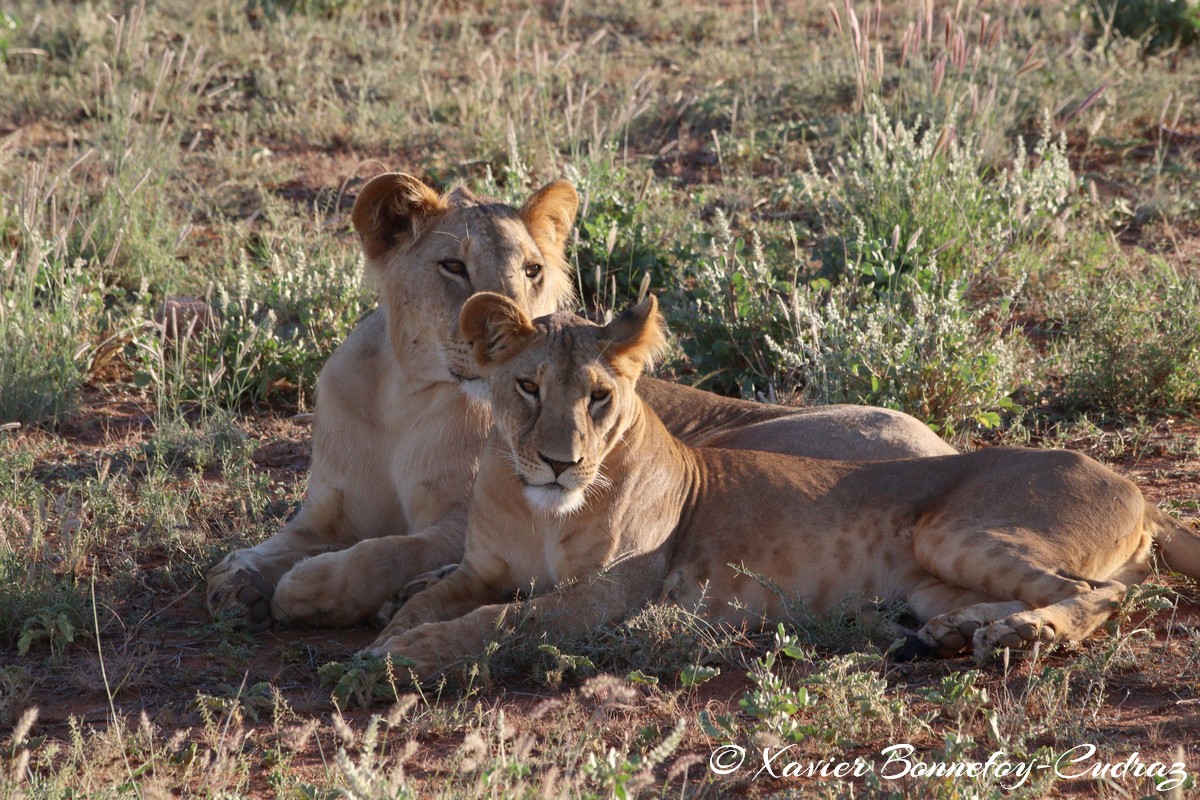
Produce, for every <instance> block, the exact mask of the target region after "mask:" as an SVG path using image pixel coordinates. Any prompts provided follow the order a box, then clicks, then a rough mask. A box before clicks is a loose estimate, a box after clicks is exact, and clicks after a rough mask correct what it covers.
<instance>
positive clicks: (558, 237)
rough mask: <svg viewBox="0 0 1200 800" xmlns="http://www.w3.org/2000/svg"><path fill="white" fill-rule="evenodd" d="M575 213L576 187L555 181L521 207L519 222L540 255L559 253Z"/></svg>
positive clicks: (576, 209)
mask: <svg viewBox="0 0 1200 800" xmlns="http://www.w3.org/2000/svg"><path fill="white" fill-rule="evenodd" d="M578 210H579V195H578V194H576V193H575V187H574V186H572V185H571V184H570V183H568V182H567V181H554V183H548V184H546V185H545V186H543V187H542V188H541V189H538V190H537V192H535V193H534V195H533V196H532V197H530V198H529V199H528V200H526V201H525V205H523V206H521V220H522V221H523V222H524V223H525V227H527V228H529V232H530V233H531V234H532V235H533V240H534V241H535V242H537V245H538V247H539V248H540V249H541V250H542V251H543V252H545V251H546V250H550V252H552V253H554V252H557V253H561V252H563V250H564V249H565V247H566V244H567V234H568V233H570V232H571V226H572V225H574V224H575V212H576V211H578Z"/></svg>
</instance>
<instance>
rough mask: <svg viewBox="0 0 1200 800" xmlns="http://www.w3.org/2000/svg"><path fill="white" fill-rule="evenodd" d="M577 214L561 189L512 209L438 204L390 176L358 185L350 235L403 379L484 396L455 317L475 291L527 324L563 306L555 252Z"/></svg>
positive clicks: (466, 201)
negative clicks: (372, 277)
mask: <svg viewBox="0 0 1200 800" xmlns="http://www.w3.org/2000/svg"><path fill="white" fill-rule="evenodd" d="M578 205H579V198H578V195H576V193H575V189H574V188H573V187H572V186H571V184H569V183H567V182H566V181H556V182H554V183H551V184H549V185H547V186H545V187H543V188H542V189H541V190H539V191H538V192H536V193H535V194H533V196H531V197H530V198H529V199H528V200H527V201H526V202H525V204H524V205H523V206H521V208H519V209H517V208H513V207H512V206H509V205H506V204H504V203H500V202H498V201H495V200H491V199H488V198H483V197H477V196H476V195H474V194H472V193H471V192H470V191H469V190H468V189H465V188H458V189H455V190H453V191H451V192H449V193H448V194H444V195H442V194H439V193H438V192H436V191H434V190H433V189H431V188H430V187H428V186H426V185H425V184H424V183H422V182H421V181H419V180H417V179H416V178H414V177H412V176H410V175H404V174H400V173H388V174H385V175H380V176H378V177H376V178H374V179H372V180H371V181H370V182H369V183H367V185H366V186H364V187H363V190H362V192H361V193H360V194H359V195H358V199H357V200H356V201H355V203H354V211H353V214H352V218H353V221H354V228H355V230H356V231H358V234H359V236H361V237H362V244H363V251H364V252H365V254H366V261H367V266H368V269H369V270H371V271H372V272H374V273H375V274H376V275H377V276H378V279H379V290H380V295H381V297H382V300H383V303H384V304H385V307H386V309H387V313H388V335H389V337H390V338H391V344H392V348H393V349H394V350H395V352H396V357H397V358H398V359H399V360H400V362H401V364H403V365H404V366H405V368H406V370H407V371H408V372H409V374H411V375H413V376H416V377H419V378H422V379H426V380H457V381H459V382H460V384H461V385H462V386H463V388H464V390H466V391H468V393H472V392H473V390H475V389H478V390H481V391H486V387H485V386H484V385H483V383H482V381H480V380H479V373H478V371H477V369H476V365H475V360H474V358H473V357H472V354H471V350H470V347H469V346H468V345H467V343H466V342H465V341H463V339H462V338H461V337H460V336H459V326H458V317H459V311H460V310H461V309H462V306H463V303H465V302H466V300H467V298H469V297H470V296H471V295H472V294H474V293H476V292H482V291H488V292H496V293H499V294H502V295H504V296H506V297H509V298H511V299H512V300H513V301H515V302H516V303H517V305H518V306H519V307H520V308H521V310H522V311H523V312H525V313H527V314H529V315H531V316H538V315H541V314H548V313H550V312H552V311H555V310H557V309H560V308H563V307H566V306H568V305H570V303H571V301H572V299H573V291H572V284H571V277H570V270H569V268H568V266H567V263H566V259H565V258H564V255H563V250H564V245H565V243H566V239H567V234H568V233H569V232H570V230H571V225H572V224H573V223H574V221H575V212H576V210H577V208H578Z"/></svg>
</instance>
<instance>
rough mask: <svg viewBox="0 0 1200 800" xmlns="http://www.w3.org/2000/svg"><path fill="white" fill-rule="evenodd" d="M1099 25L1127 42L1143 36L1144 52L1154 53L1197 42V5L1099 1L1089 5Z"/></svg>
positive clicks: (1164, 0)
mask: <svg viewBox="0 0 1200 800" xmlns="http://www.w3.org/2000/svg"><path fill="white" fill-rule="evenodd" d="M1088 8H1089V9H1090V10H1091V13H1092V18H1093V19H1094V20H1095V21H1096V22H1097V23H1098V24H1099V25H1101V26H1104V27H1107V26H1109V25H1110V24H1111V26H1112V30H1114V31H1116V32H1117V33H1120V34H1121V35H1122V36H1126V37H1129V38H1131V39H1141V38H1143V37H1146V49H1147V50H1149V51H1150V52H1156V51H1158V50H1162V49H1163V48H1166V47H1170V46H1171V45H1175V44H1179V45H1184V46H1186V45H1192V44H1195V43H1196V42H1198V41H1200V2H1196V0H1100V2H1098V3H1089V4H1088Z"/></svg>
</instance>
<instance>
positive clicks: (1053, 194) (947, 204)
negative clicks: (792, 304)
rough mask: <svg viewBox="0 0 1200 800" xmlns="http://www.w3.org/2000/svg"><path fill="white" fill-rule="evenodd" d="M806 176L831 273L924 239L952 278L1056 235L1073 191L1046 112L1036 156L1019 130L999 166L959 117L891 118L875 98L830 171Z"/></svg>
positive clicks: (1061, 143) (909, 249)
mask: <svg viewBox="0 0 1200 800" xmlns="http://www.w3.org/2000/svg"><path fill="white" fill-rule="evenodd" d="M800 181H801V196H802V197H807V198H808V199H809V200H810V201H811V202H812V204H813V205H814V206H815V207H816V208H817V210H818V214H819V217H820V220H821V223H822V226H823V228H824V231H825V239H824V241H823V242H822V243H821V245H820V249H821V251H822V260H823V262H824V264H825V267H826V269H827V271H828V274H829V276H830V277H832V278H837V277H841V276H845V275H847V274H853V273H854V270H853V267H855V266H860V265H862V264H863V263H864V261H866V260H867V259H869V258H870V256H871V253H872V252H873V251H875V250H879V249H883V248H885V247H887V245H888V244H890V250H892V251H897V252H903V253H904V254H906V255H911V256H917V255H919V251H917V250H915V248H914V247H913V244H912V243H913V242H914V241H917V240H921V241H925V242H931V243H933V245H934V247H936V250H935V251H934V252H935V253H936V255H937V257H938V263H939V264H941V266H942V269H943V270H944V271H945V272H947V273H948V274H949V275H951V276H953V277H957V276H960V275H970V274H975V273H977V272H978V271H980V270H981V269H985V268H986V269H988V270H993V271H994V270H996V262H997V261H998V260H999V259H1002V258H1003V257H1005V256H1006V255H1007V254H1009V253H1010V252H1012V251H1015V250H1019V249H1020V248H1022V247H1031V246H1033V245H1036V244H1038V243H1039V242H1041V241H1042V240H1043V239H1045V238H1046V237H1047V236H1049V235H1050V234H1051V232H1052V228H1051V226H1052V223H1053V222H1054V220H1055V219H1056V218H1057V217H1058V216H1059V215H1060V214H1061V213H1063V212H1064V211H1065V210H1067V209H1069V207H1070V204H1071V200H1072V197H1073V194H1074V191H1075V175H1074V173H1073V172H1072V170H1071V166H1070V163H1069V162H1068V160H1067V154H1066V140H1065V138H1058V139H1055V138H1054V136H1053V134H1052V133H1051V129H1050V124H1049V118H1048V117H1047V119H1046V120H1045V123H1044V126H1043V129H1042V134H1041V138H1040V139H1039V140H1038V142H1037V145H1036V146H1035V147H1034V151H1033V154H1032V157H1030V154H1029V153H1027V152H1026V149H1025V144H1024V142H1023V141H1022V140H1021V139H1020V138H1018V139H1017V141H1016V144H1015V147H1014V150H1013V154H1012V167H1011V168H1010V169H1006V170H997V169H995V168H994V166H993V165H991V164H989V163H988V161H987V159H986V157H985V155H984V153H983V151H982V149H981V147H980V146H979V145H978V143H977V142H976V141H975V140H974V139H972V138H970V137H969V136H968V135H966V134H962V133H958V132H956V131H955V129H954V126H953V125H950V124H944V125H934V124H932V123H930V124H929V125H926V124H925V123H924V122H923V121H922V120H920V119H918V120H917V121H916V122H915V123H913V124H912V125H905V124H904V123H903V122H899V121H896V122H893V121H892V120H891V119H890V118H889V117H888V115H887V113H886V112H885V111H884V110H883V109H882V105H881V104H880V103H878V102H876V103H875V104H874V109H873V110H871V111H870V112H869V113H868V114H867V117H866V130H865V131H864V133H863V135H862V137H861V138H860V139H859V140H858V141H857V142H854V143H852V145H851V147H850V150H849V152H848V153H847V154H846V155H845V156H840V157H838V158H837V159H836V160H835V161H834V163H833V164H832V165H831V167H830V172H829V174H828V175H822V174H819V173H818V172H817V171H816V169H815V167H814V168H813V169H812V170H811V171H809V172H808V173H806V174H802V175H801V176H800ZM905 245H907V246H905ZM901 246H905V247H904V250H903V251H900V250H899V248H900V247H901ZM895 266H896V267H897V268H899V269H900V270H901V271H905V270H906V269H907V268H909V267H910V266H911V265H909V264H908V263H907V262H906V261H901V263H899V264H896V265H895Z"/></svg>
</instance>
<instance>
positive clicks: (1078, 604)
mask: <svg viewBox="0 0 1200 800" xmlns="http://www.w3.org/2000/svg"><path fill="white" fill-rule="evenodd" d="M1114 523H1115V524H1114ZM1122 528H1124V530H1122ZM1106 529H1107V530H1106ZM1150 542H1151V540H1150V537H1149V536H1147V535H1145V533H1144V531H1142V530H1141V528H1140V526H1136V525H1134V526H1129V527H1125V526H1124V525H1122V524H1121V521H1120V520H1114V521H1110V524H1109V525H1104V524H1103V523H1100V524H1097V525H1094V526H1092V527H1091V528H1089V529H1087V530H1086V531H1080V530H1077V529H1076V528H1075V527H1072V526H1067V525H1061V524H1052V525H1050V526H1049V527H1047V528H1046V529H1045V530H1038V529H1035V528H1032V527H1021V526H1014V525H1003V526H996V527H984V526H979V525H971V524H970V520H969V519H966V520H964V519H961V518H960V519H958V520H952V519H945V518H943V519H942V520H941V521H940V522H938V523H935V524H931V525H926V526H922V527H920V528H918V530H916V531H914V535H913V555H914V556H915V558H916V560H917V562H918V563H919V564H920V565H921V566H922V567H923V568H925V569H926V570H928V571H929V572H930V573H932V574H933V575H934V576H936V577H937V578H939V579H941V580H942V581H944V582H945V583H948V584H951V585H952V587H964V588H965V589H967V590H973V591H975V592H977V593H978V594H979V595H980V597H979V599H978V600H976V602H975V603H960V604H957V605H955V604H953V602H952V598H950V597H947V598H945V600H944V602H945V601H949V602H945V604H944V605H943V607H942V608H941V609H940V611H939V612H938V614H935V615H931V616H929V617H924V616H921V614H920V611H919V610H918V611H917V613H918V616H919V617H921V618H922V619H925V620H926V626H925V627H924V628H923V629H922V633H923V634H924V636H923V637H922V638H923V640H924V641H927V642H929V641H937V642H938V643H939V646H941V647H947V648H948V647H951V646H953V645H956V644H957V643H958V638H959V637H961V638H962V639H963V640H964V644H965V643H966V642H970V643H971V646H972V649H973V650H974V651H975V655H976V658H983V657H985V656H986V655H987V654H988V653H989V652H990V651H992V650H993V649H995V648H997V647H1013V648H1017V647H1028V646H1031V645H1032V644H1034V643H1035V642H1039V641H1041V642H1051V641H1059V640H1066V641H1080V640H1082V639H1084V638H1086V637H1087V636H1088V635H1089V634H1091V633H1092V631H1094V630H1095V629H1096V628H1097V627H1098V626H1099V625H1100V624H1101V623H1103V622H1104V620H1105V619H1106V618H1107V617H1108V616H1109V614H1111V613H1112V609H1113V605H1114V603H1115V602H1116V601H1118V600H1120V598H1121V597H1122V596H1123V595H1124V592H1125V587H1126V585H1127V583H1131V582H1135V581H1138V580H1141V579H1142V578H1143V577H1145V575H1146V572H1147V570H1148V561H1149V549H1150Z"/></svg>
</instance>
